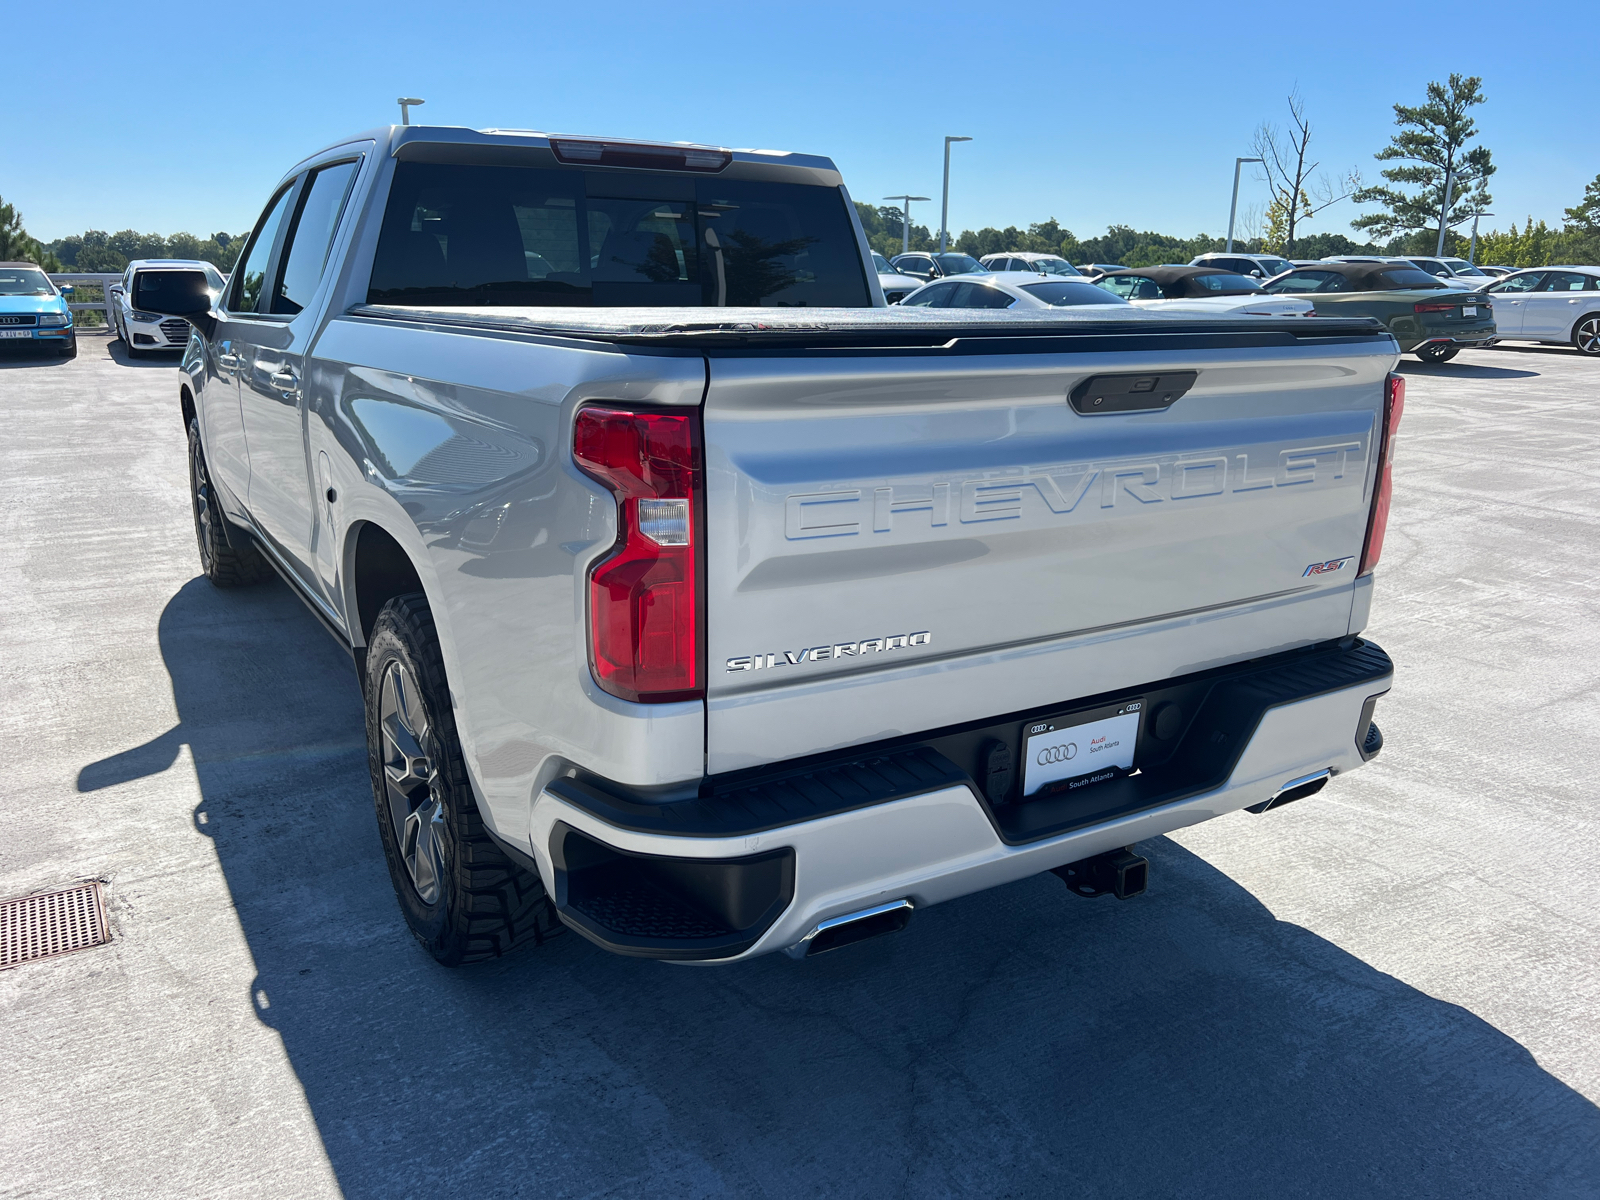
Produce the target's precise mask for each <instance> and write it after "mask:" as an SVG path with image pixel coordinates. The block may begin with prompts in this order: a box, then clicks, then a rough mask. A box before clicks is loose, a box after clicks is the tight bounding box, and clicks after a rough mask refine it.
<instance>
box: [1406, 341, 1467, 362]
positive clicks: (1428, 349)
mask: <svg viewBox="0 0 1600 1200" xmlns="http://www.w3.org/2000/svg"><path fill="white" fill-rule="evenodd" d="M1460 353H1461V347H1460V346H1447V345H1443V344H1442V343H1439V342H1429V343H1428V344H1427V345H1426V346H1418V347H1417V349H1416V355H1417V357H1418V358H1420V359H1421V360H1422V361H1423V362H1426V363H1442V362H1449V361H1450V360H1451V359H1452V358H1454V357H1455V356H1456V355H1458V354H1460Z"/></svg>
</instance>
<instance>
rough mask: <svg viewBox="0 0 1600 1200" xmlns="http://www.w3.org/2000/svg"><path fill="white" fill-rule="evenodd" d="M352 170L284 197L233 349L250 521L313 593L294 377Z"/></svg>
mask: <svg viewBox="0 0 1600 1200" xmlns="http://www.w3.org/2000/svg"><path fill="white" fill-rule="evenodd" d="M355 167H356V164H355V162H354V161H353V160H351V161H346V162H341V163H335V164H332V165H329V166H325V167H319V168H317V169H315V170H313V171H311V172H309V173H308V174H307V175H306V176H304V177H303V178H302V180H301V182H300V184H299V186H298V187H296V188H295V189H293V192H292V194H293V196H294V201H293V204H292V206H291V212H292V214H293V215H292V217H291V219H290V220H289V222H288V232H287V233H286V235H285V236H284V237H283V238H282V239H281V241H282V245H281V248H280V249H279V251H278V253H277V255H275V256H274V259H273V264H272V268H271V271H270V272H269V274H268V279H269V280H271V281H272V282H271V285H270V286H269V287H267V288H266V289H265V290H264V292H263V296H262V301H261V312H260V314H259V315H258V317H257V320H256V321H255V323H254V324H253V325H252V327H251V330H250V333H251V337H250V340H249V341H248V342H241V344H240V346H239V355H240V358H241V359H242V360H243V364H242V367H241V371H240V376H239V381H240V387H239V398H240V404H241V407H242V410H243V413H244V429H245V437H246V438H247V439H248V440H249V443H250V500H249V503H250V512H251V515H252V516H254V518H255V521H256V525H257V527H258V528H259V529H260V530H261V532H262V533H263V534H264V535H265V536H266V538H267V540H268V541H269V542H270V543H271V544H272V548H273V549H274V550H276V551H277V553H278V556H279V558H280V559H281V560H282V561H283V563H284V564H285V565H286V566H288V567H289V568H291V569H292V570H293V571H294V572H295V574H297V575H298V576H299V577H300V580H301V582H302V583H303V584H304V585H305V586H306V588H307V590H309V591H312V592H317V591H319V590H320V589H319V588H318V586H317V572H316V571H315V569H314V566H313V562H312V557H313V552H312V544H313V541H314V536H315V527H316V524H317V519H318V513H319V509H318V506H317V505H316V504H315V503H314V501H313V499H312V489H313V487H314V485H315V482H316V478H315V472H314V471H313V470H312V469H311V466H310V464H309V463H308V461H307V457H306V429H305V402H304V393H303V390H302V377H303V375H304V371H305V357H306V348H307V343H308V342H309V341H310V339H311V338H312V336H313V335H314V334H315V331H316V322H317V318H318V316H319V311H318V310H317V309H316V307H315V306H314V305H313V304H312V303H311V301H312V299H313V297H314V296H315V295H316V294H317V291H318V286H319V284H320V283H321V281H322V275H323V268H324V266H325V265H326V263H327V256H328V246H329V243H330V241H331V240H332V237H333V231H334V227H335V225H336V224H337V223H338V219H339V215H340V213H341V211H342V210H343V207H344V199H345V196H346V194H347V193H348V191H349V187H350V181H351V179H352V178H353V177H354V174H355Z"/></svg>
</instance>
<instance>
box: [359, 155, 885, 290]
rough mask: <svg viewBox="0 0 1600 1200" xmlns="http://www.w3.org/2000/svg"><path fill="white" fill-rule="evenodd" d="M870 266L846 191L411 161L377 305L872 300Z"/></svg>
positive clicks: (378, 271) (387, 235)
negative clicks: (863, 259)
mask: <svg viewBox="0 0 1600 1200" xmlns="http://www.w3.org/2000/svg"><path fill="white" fill-rule="evenodd" d="M862 268H863V264H862V262H861V258H860V253H859V250H858V248H857V244H856V240H855V230H854V227H853V226H852V225H851V223H850V218H849V215H848V213H847V212H846V211H845V207H844V199H843V197H842V196H841V195H840V193H839V192H838V190H837V189H834V188H829V187H822V186H812V185H805V184H793V183H776V182H753V181H746V180H731V179H710V178H690V177H686V176H683V175H676V174H670V173H667V172H655V171H630V172H627V173H625V174H624V173H621V172H618V173H615V174H611V173H600V172H585V171H583V170H581V169H573V168H566V169H562V168H545V167H508V166H481V165H463V164H444V163H422V162H402V163H400V164H398V165H397V166H396V168H395V176H394V182H393V185H392V186H391V188H390V193H389V201H388V206H387V208H386V209H385V213H384V222H383V228H382V231H381V233H380V235H379V240H378V250H377V255H376V259H375V261H374V264H373V269H372V278H371V282H370V286H369V289H368V293H367V300H368V302H369V303H372V304H416V305H429V306H434V307H465V306H505V305H518V306H521V305H529V306H590V307H633V306H648V307H661V306H671V307H700V306H778V307H845V308H865V307H869V306H870V305H871V303H872V300H871V294H870V292H869V291H868V290H867V281H866V277H865V275H864V273H863V269H862Z"/></svg>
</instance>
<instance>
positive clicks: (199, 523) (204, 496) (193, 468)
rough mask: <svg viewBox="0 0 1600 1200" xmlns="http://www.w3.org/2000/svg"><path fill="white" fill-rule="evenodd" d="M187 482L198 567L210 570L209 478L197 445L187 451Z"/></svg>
mask: <svg viewBox="0 0 1600 1200" xmlns="http://www.w3.org/2000/svg"><path fill="white" fill-rule="evenodd" d="M189 482H190V484H191V485H192V486H193V490H194V497H193V499H194V532H195V538H196V540H197V541H198V542H199V543H200V567H201V569H202V570H204V571H207V572H209V571H210V570H211V536H212V533H213V528H212V524H211V478H210V477H209V476H208V475H207V474H206V460H205V459H204V458H203V457H202V456H201V454H200V447H199V444H198V443H196V444H195V446H194V447H193V448H192V449H191V450H190V451H189Z"/></svg>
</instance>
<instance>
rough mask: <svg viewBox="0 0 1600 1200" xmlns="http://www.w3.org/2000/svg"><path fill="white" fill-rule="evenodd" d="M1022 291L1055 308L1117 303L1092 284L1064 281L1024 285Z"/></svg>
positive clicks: (1113, 298)
mask: <svg viewBox="0 0 1600 1200" xmlns="http://www.w3.org/2000/svg"><path fill="white" fill-rule="evenodd" d="M1022 290H1023V291H1025V292H1027V293H1028V295H1030V296H1034V297H1037V298H1038V299H1040V300H1043V301H1044V302H1045V303H1046V304H1050V305H1053V306H1055V307H1056V308H1068V307H1071V306H1072V305H1074V304H1115V303H1117V297H1116V296H1115V295H1113V294H1110V293H1108V292H1107V291H1106V289H1105V288H1103V287H1096V286H1095V285H1094V284H1092V283H1069V282H1068V281H1066V280H1062V281H1061V282H1059V283H1055V282H1052V283H1025V284H1023V285H1022Z"/></svg>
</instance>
